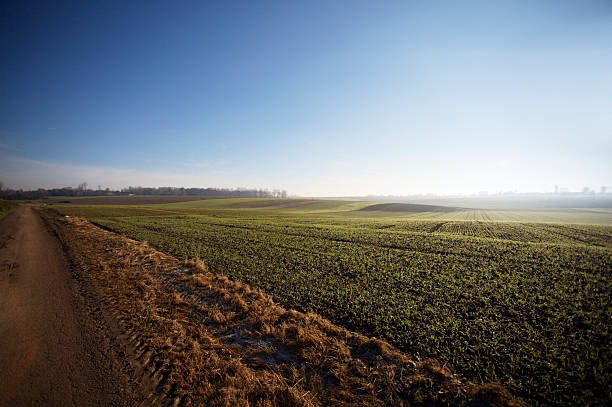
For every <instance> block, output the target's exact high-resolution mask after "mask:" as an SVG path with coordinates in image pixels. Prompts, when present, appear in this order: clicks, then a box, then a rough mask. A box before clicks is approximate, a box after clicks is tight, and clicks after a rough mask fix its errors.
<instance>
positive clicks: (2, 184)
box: [0, 181, 4, 191]
mask: <svg viewBox="0 0 612 407" xmlns="http://www.w3.org/2000/svg"><path fill="white" fill-rule="evenodd" d="M2 188H4V182H2V181H0V191H2Z"/></svg>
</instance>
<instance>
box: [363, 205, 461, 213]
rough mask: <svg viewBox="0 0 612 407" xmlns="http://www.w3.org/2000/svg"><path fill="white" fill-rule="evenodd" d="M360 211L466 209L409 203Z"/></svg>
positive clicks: (443, 210)
mask: <svg viewBox="0 0 612 407" xmlns="http://www.w3.org/2000/svg"><path fill="white" fill-rule="evenodd" d="M359 210H360V211H384V212H455V211H460V210H465V208H455V207H452V206H438V205H422V204H407V203H381V204H374V205H370V206H366V207H365V208H361V209H359Z"/></svg>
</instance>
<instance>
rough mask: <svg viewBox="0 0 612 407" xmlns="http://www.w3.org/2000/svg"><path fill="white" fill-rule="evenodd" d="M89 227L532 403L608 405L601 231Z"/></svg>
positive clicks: (146, 219)
mask: <svg viewBox="0 0 612 407" xmlns="http://www.w3.org/2000/svg"><path fill="white" fill-rule="evenodd" d="M95 220H96V222H97V223H99V224H102V225H104V226H106V227H109V228H111V229H113V230H115V231H117V232H120V233H125V234H127V235H129V236H131V237H134V238H136V239H141V240H147V241H149V242H150V243H151V244H153V245H155V246H157V247H158V248H160V249H162V250H164V251H166V252H168V253H171V254H174V255H176V256H179V257H182V258H193V257H199V258H203V259H205V260H206V262H207V263H208V265H209V267H210V268H211V269H213V270H215V271H217V272H221V273H223V274H226V275H228V276H229V277H231V278H233V279H236V280H239V281H242V282H245V283H248V284H251V285H253V286H256V287H260V288H261V289H263V290H264V291H267V292H269V293H271V294H272V295H273V296H274V298H275V299H276V301H278V302H279V303H281V304H283V305H285V306H287V307H294V308H298V309H301V310H312V311H315V312H318V313H320V314H322V315H324V316H326V317H327V318H329V319H330V320H332V321H334V322H336V323H339V324H342V325H344V326H347V327H349V328H352V329H356V330H359V331H361V332H364V333H366V334H368V335H370V336H376V337H384V338H386V339H388V340H389V341H391V342H392V343H394V344H395V345H397V346H399V347H401V348H402V349H404V350H406V351H407V352H409V353H411V354H413V355H415V356H419V357H421V358H429V357H433V358H436V359H438V360H441V361H443V362H445V363H448V364H450V366H452V367H453V368H455V369H456V370H457V371H458V373H460V374H462V375H464V376H466V377H468V378H469V379H471V380H477V381H478V380H482V381H499V382H502V383H504V384H506V385H507V386H509V387H510V388H511V389H512V390H514V392H516V393H517V394H519V395H520V396H522V397H524V398H526V399H527V400H530V401H531V402H532V403H534V404H541V405H550V404H556V405H578V404H590V403H595V404H604V403H605V401H606V400H608V398H609V397H610V395H609V385H610V383H612V369H611V367H610V366H612V360H611V355H610V347H609V343H610V339H611V335H610V326H611V317H612V306H611V304H610V295H611V294H612V284H611V283H610V275H609V274H610V269H611V265H612V250H610V242H611V240H612V237H611V236H612V234H611V233H610V229H609V228H606V227H599V228H598V227H586V226H585V227H578V226H567V225H544V224H525V225H522V226H520V227H519V226H517V225H515V224H504V223H493V222H492V223H487V224H484V225H483V224H482V223H481V222H451V224H450V225H448V226H446V224H442V225H439V224H440V222H425V221H414V222H403V223H402V222H399V223H398V222H389V221H388V220H376V219H375V220H371V221H367V220H364V219H361V220H355V219H346V218H340V217H323V216H321V217H315V216H310V217H309V216H301V217H300V216H273V215H266V216H250V215H249V216H246V215H240V214H237V213H231V214H230V213H228V212H221V211H220V212H217V213H211V214H209V215H199V216H196V215H191V216H188V215H182V216H165V217H163V216H162V217H160V216H133V217H102V218H97V219H95ZM432 229H434V230H432ZM492 237H503V238H504V239H506V240H501V239H499V238H492ZM530 241H538V242H544V243H531V242H530Z"/></svg>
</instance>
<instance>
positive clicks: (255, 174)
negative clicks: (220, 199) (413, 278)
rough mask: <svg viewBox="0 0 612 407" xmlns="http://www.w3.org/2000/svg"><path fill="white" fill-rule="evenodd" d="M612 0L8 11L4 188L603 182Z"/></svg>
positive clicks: (379, 190) (480, 187)
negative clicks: (79, 185)
mask: <svg viewBox="0 0 612 407" xmlns="http://www.w3.org/2000/svg"><path fill="white" fill-rule="evenodd" d="M611 17H612V3H610V2H607V1H543V2H537V4H534V2H529V1H516V2H509V3H503V4H502V3H491V2H484V1H468V2H462V3H461V4H460V5H459V4H458V3H456V2H435V4H434V3H432V2H425V1H412V2H385V3H384V4H380V3H376V4H375V3H371V2H343V1H342V2H316V3H309V4H302V3H293V4H288V3H283V4H276V5H272V4H270V3H259V4H254V3H245V4H243V5H241V6H238V7H236V6H234V7H229V6H227V7H226V6H221V5H210V4H200V3H196V4H192V5H190V6H184V5H183V6H172V7H170V6H163V5H153V4H148V5H146V6H138V5H134V4H123V3H119V2H100V3H97V2H93V3H87V4H81V5H79V7H73V6H71V5H68V4H64V5H59V6H58V5H51V4H41V5H35V6H33V5H24V4H22V3H20V2H6V3H3V4H2V5H1V6H0V21H1V23H2V24H1V27H0V31H1V33H2V39H0V52H1V54H0V55H2V56H3V64H2V66H1V67H0V72H1V75H0V90H1V92H2V94H3V95H5V97H4V98H2V100H1V101H0V181H2V182H4V184H5V186H7V187H11V188H16V189H18V188H23V189H37V188H39V187H42V188H51V187H62V186H76V185H77V184H79V183H81V182H84V181H85V182H87V183H88V184H89V186H90V187H92V188H96V187H97V186H98V185H101V186H103V187H109V188H111V189H118V188H122V187H127V186H130V185H132V186H137V185H142V186H153V187H156V186H168V185H170V186H178V187H180V186H185V187H247V188H252V187H256V188H266V187H267V188H271V189H272V188H278V189H286V190H288V191H289V193H290V194H292V195H301V196H319V197H325V196H328V197H329V196H335V197H338V196H366V195H396V196H409V195H415V194H427V193H432V194H438V195H457V194H463V195H470V194H478V193H479V192H481V191H488V192H489V193H491V194H495V193H497V192H503V191H515V190H518V191H519V192H553V191H554V188H555V185H557V186H559V188H567V189H568V190H570V191H581V190H582V189H583V187H589V188H592V189H594V190H595V191H597V192H599V191H600V188H601V187H602V186H609V185H612V137H611V136H612V115H610V111H611V107H612V99H610V95H612V80H611V79H612V78H611V77H610V72H612V47H610V45H611V44H612V25H610V23H609V22H610V21H611V20H610V19H611Z"/></svg>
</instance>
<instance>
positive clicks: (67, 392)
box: [0, 208, 146, 406]
mask: <svg viewBox="0 0 612 407" xmlns="http://www.w3.org/2000/svg"><path fill="white" fill-rule="evenodd" d="M77 283H78V282H77V281H76V280H75V279H74V278H73V276H71V273H70V269H69V267H68V265H67V263H66V260H65V258H64V255H63V253H62V250H61V248H60V245H59V244H58V241H57V239H56V238H55V237H54V236H52V235H51V234H50V233H48V231H47V229H46V228H45V225H44V224H43V222H42V220H41V219H40V217H39V216H38V214H37V213H36V212H35V211H34V210H33V209H31V208H21V209H18V210H16V211H14V212H12V213H11V214H9V215H8V216H7V217H6V218H4V219H3V220H2V222H1V223H0V406H26V405H40V406H66V405H78V406H85V405H87V406H97V405H99V406H113V405H115V406H119V405H136V404H137V403H139V402H142V401H145V400H146V398H145V395H143V394H142V393H143V391H142V390H141V389H140V387H141V386H140V383H138V381H135V380H134V379H133V378H135V377H137V376H136V375H135V374H134V372H133V369H132V368H131V366H130V365H129V363H127V360H126V359H125V358H124V357H122V356H121V355H120V352H121V350H120V349H119V348H118V347H117V346H114V344H113V342H114V339H113V338H112V337H111V336H110V335H109V334H108V330H107V329H106V327H105V325H106V324H105V323H104V321H103V320H101V319H102V318H101V317H102V312H101V311H102V310H101V309H100V308H99V305H98V303H97V302H96V296H95V293H94V295H89V294H87V292H86V291H85V290H86V287H84V286H79V285H78V284H77Z"/></svg>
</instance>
